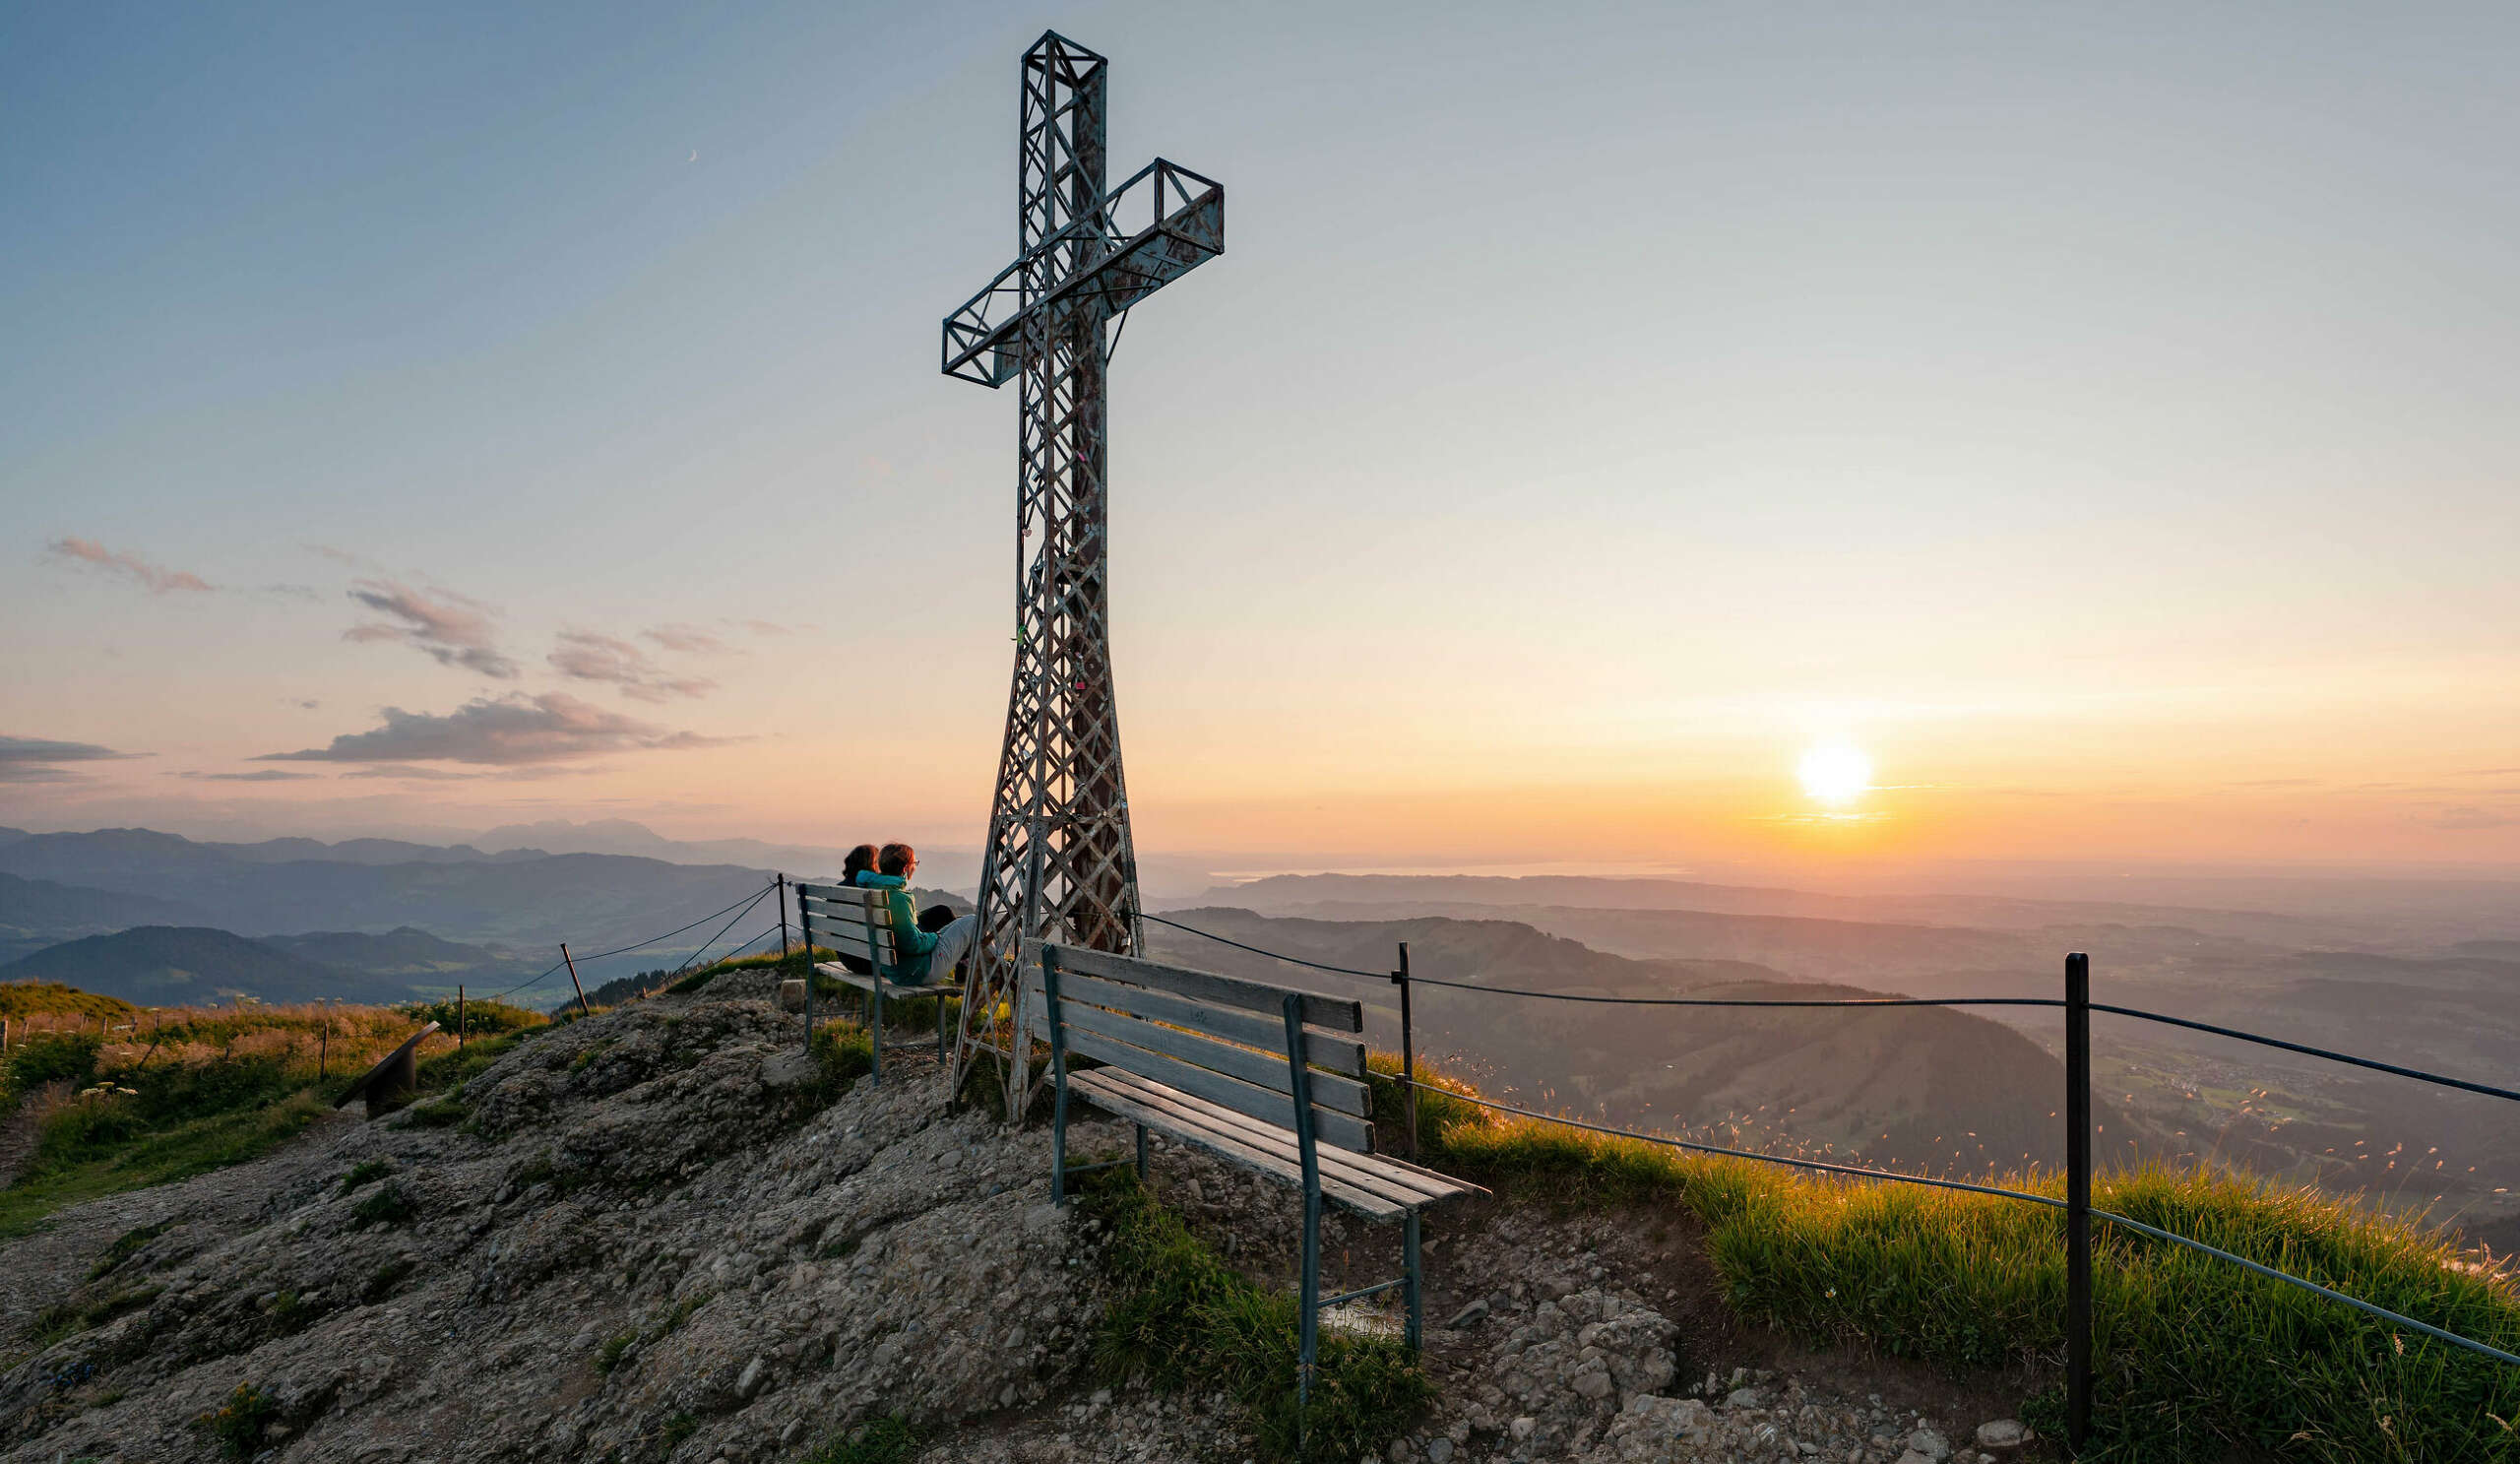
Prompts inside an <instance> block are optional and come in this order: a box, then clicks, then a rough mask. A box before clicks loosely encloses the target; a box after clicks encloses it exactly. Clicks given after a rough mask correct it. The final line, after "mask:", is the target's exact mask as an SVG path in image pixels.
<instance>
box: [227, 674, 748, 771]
mask: <svg viewBox="0 0 2520 1464" xmlns="http://www.w3.org/2000/svg"><path fill="white" fill-rule="evenodd" d="M724 740H725V738H722V737H704V736H701V735H699V734H698V733H696V732H674V731H672V730H671V729H668V728H662V727H657V726H654V725H652V724H649V723H645V722H640V721H637V720H635V719H633V718H629V717H625V716H623V715H621V714H620V713H618V712H608V711H605V710H604V709H603V708H601V707H599V706H596V705H594V704H593V703H591V702H584V701H580V700H579V699H578V698H576V697H574V696H570V695H568V694H567V693H565V692H559V691H553V692H547V693H545V694H543V695H540V696H526V695H523V694H521V693H519V694H511V695H508V696H503V697H497V698H491V697H481V698H477V699H475V700H473V701H470V702H467V703H465V704H464V705H463V706H462V707H459V708H457V709H456V710H455V711H453V712H449V713H447V714H445V715H444V716H440V715H438V714H437V713H434V712H406V711H404V710H403V709H402V708H400V707H387V708H386V709H385V725H384V726H382V727H378V728H375V729H372V730H370V731H368V732H345V733H343V734H342V735H340V736H338V737H335V738H334V739H333V740H332V744H331V745H330V746H326V747H309V748H306V749H304V750H302V751H298V752H273V753H267V754H265V755H264V756H263V757H260V758H258V759H256V761H258V762H354V763H420V762H455V763H473V764H476V765H484V766H490V767H517V766H523V765H529V764H534V763H548V762H559V761H562V760H564V759H567V758H573V757H589V756H595V755H599V754H602V753H607V752H649V751H672V750H679V749H683V748H690V747H711V746H716V745H718V744H719V743H721V742H723V741H724Z"/></svg>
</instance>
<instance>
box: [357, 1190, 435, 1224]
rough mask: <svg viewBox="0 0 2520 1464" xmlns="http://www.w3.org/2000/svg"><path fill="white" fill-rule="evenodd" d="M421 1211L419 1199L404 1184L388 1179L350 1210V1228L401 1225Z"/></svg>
mask: <svg viewBox="0 0 2520 1464" xmlns="http://www.w3.org/2000/svg"><path fill="white" fill-rule="evenodd" d="M418 1213H420V1206H419V1202H418V1201H417V1200H414V1199H412V1198H411V1196H410V1192H409V1191H407V1190H405V1189H404V1188H403V1186H402V1185H401V1184H400V1183H398V1182H396V1181H394V1180H392V1179H388V1180H386V1181H385V1182H384V1183H383V1184H380V1185H378V1186H377V1188H376V1191H375V1192H374V1193H373V1194H370V1195H369V1196H368V1197H367V1198H365V1199H363V1200H360V1201H359V1202H358V1204H357V1205H356V1206H354V1207H352V1209H351V1210H350V1229H352V1230H365V1229H367V1228H368V1227H369V1226H371V1225H401V1224H402V1223H403V1222H404V1221H406V1220H409V1219H410V1218H411V1217H412V1216H414V1215H417V1214H418Z"/></svg>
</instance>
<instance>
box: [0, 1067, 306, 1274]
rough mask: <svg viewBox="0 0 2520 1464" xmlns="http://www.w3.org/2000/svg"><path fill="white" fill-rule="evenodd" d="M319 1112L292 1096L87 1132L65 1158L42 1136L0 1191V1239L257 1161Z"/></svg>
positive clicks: (301, 1129) (60, 1148)
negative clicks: (116, 1198) (107, 1200)
mask: <svg viewBox="0 0 2520 1464" xmlns="http://www.w3.org/2000/svg"><path fill="white" fill-rule="evenodd" d="M323 1112H324V1106H323V1105H322V1104H321V1103H319V1102H317V1101H316V1099H315V1098H314V1096H313V1095H311V1094H306V1093H300V1094H297V1095H294V1096H292V1097H289V1098H286V1099H284V1100H282V1101H280V1102H277V1103H273V1104H270V1105H268V1106H266V1107H261V1108H249V1109H244V1110H240V1111H235V1112H229V1113H218V1114H209V1115H207V1116H204V1117H200V1118H194V1119H191V1120H188V1121H178V1122H173V1123H170V1124H167V1125H165V1126H163V1127H159V1128H156V1129H153V1130H149V1131H145V1132H140V1133H137V1134H134V1135H132V1136H131V1137H129V1138H128V1140H127V1141H123V1142H116V1143H111V1144H101V1143H98V1141H97V1140H96V1135H95V1130H94V1128H93V1127H91V1128H87V1130H86V1131H85V1132H84V1133H83V1134H82V1135H81V1139H82V1143H81V1145H80V1147H81V1148H82V1149H90V1146H94V1147H93V1149H90V1152H67V1153H66V1152H64V1149H65V1147H67V1146H61V1145H54V1144H53V1143H51V1140H52V1138H53V1135H52V1134H51V1133H50V1132H47V1133H46V1135H45V1140H46V1142H45V1144H44V1145H42V1146H41V1147H39V1148H38V1151H37V1155H36V1159H35V1162H34V1163H33V1164H32V1165H30V1166H29V1168H28V1170H27V1172H26V1173H24V1174H22V1175H20V1176H19V1177H18V1180H17V1182H16V1183H14V1184H11V1185H10V1186H9V1187H7V1188H6V1189H0V1241H6V1240H14V1239H16V1238H18V1237H20V1236H24V1235H29V1234H32V1232H33V1231H34V1230H35V1229H36V1228H38V1227H39V1226H40V1225H41V1224H42V1223H43V1220H44V1218H45V1217H46V1216H48V1215H50V1214H52V1212H54V1211H55V1210H58V1209H61V1208H63V1207H65V1206H68V1205H77V1204H84V1203H86V1202H87V1201H89V1200H92V1199H98V1198H101V1197H102V1196H105V1195H108V1194H120V1193H121V1192H123V1191H124V1190H127V1189H141V1188H146V1187H147V1186H149V1185H152V1184H166V1183H171V1182H173V1181H175V1180H178V1179H189V1178H192V1177H193V1176H195V1175H204V1174H208V1173H210V1172H211V1171H212V1170H215V1169H222V1168H225V1167H226V1166H228V1165H231V1164H242V1163H244V1162H245V1161H247V1160H250V1159H257V1158H260V1157H261V1156H263V1155H264V1154H267V1153H269V1152H271V1150H273V1149H274V1148H276V1147H278V1146H279V1145H281V1144H283V1143H285V1142H287V1141H288V1140H289V1139H292V1138H294V1137H296V1136H297V1135H298V1134H299V1133H302V1132H304V1131H305V1128H306V1126H307V1125H308V1124H310V1123H312V1122H314V1121H315V1119H316V1118H317V1117H318V1116H320V1115H321V1114H323ZM47 1128H49V1125H47Z"/></svg>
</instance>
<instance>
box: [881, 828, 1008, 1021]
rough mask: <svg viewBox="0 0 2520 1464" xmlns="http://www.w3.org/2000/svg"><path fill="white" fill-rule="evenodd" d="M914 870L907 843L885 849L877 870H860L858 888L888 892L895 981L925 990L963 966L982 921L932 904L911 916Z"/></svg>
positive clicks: (915, 855)
mask: <svg viewBox="0 0 2520 1464" xmlns="http://www.w3.org/2000/svg"><path fill="white" fill-rule="evenodd" d="M917 871H918V851H917V850H915V849H913V848H911V847H910V846H909V845H907V844H887V845H885V846H884V847H883V849H882V851H881V852H879V853H878V854H877V855H876V857H875V868H874V869H872V870H863V871H860V872H859V873H858V875H857V883H858V884H859V885H860V886H862V887H865V888H868V889H880V890H888V891H890V892H891V893H890V895H889V896H888V897H887V903H889V904H890V905H891V906H892V909H893V942H894V949H895V950H897V951H898V952H899V953H900V955H901V962H902V964H901V967H900V969H899V970H898V971H897V972H895V973H894V979H895V980H897V981H900V982H902V983H904V984H905V985H913V986H923V985H926V984H928V983H930V982H935V981H940V980H943V979H946V978H948V977H950V976H951V975H952V974H953V971H954V968H955V967H956V966H958V965H960V964H962V960H963V957H964V956H966V955H968V954H970V952H971V949H972V946H973V944H974V943H975V942H977V940H978V939H979V932H980V918H979V917H978V916H977V915H963V916H958V915H956V914H954V912H953V911H951V910H949V909H947V908H946V907H945V906H942V905H931V906H929V907H928V908H927V909H926V911H924V912H923V913H920V914H917V915H913V914H912V906H911V900H910V877H911V875H913V874H914V873H916V872H917Z"/></svg>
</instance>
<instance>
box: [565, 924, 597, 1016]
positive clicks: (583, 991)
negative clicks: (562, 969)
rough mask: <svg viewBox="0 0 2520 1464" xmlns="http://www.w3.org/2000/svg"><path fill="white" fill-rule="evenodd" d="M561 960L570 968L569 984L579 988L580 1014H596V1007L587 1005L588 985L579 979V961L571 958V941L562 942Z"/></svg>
mask: <svg viewBox="0 0 2520 1464" xmlns="http://www.w3.org/2000/svg"><path fill="white" fill-rule="evenodd" d="M560 960H561V963H562V964H563V965H565V966H567V967H568V968H569V985H570V986H573V987H577V988H578V1015H579V1016H582V1017H591V1016H594V1015H595V1010H594V1008H592V1007H590V1006H588V1005H587V988H586V986H585V984H584V983H582V982H580V981H579V980H578V963H577V962H576V961H574V960H571V959H570V957H569V942H567V941H565V940H563V941H561V942H560Z"/></svg>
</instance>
